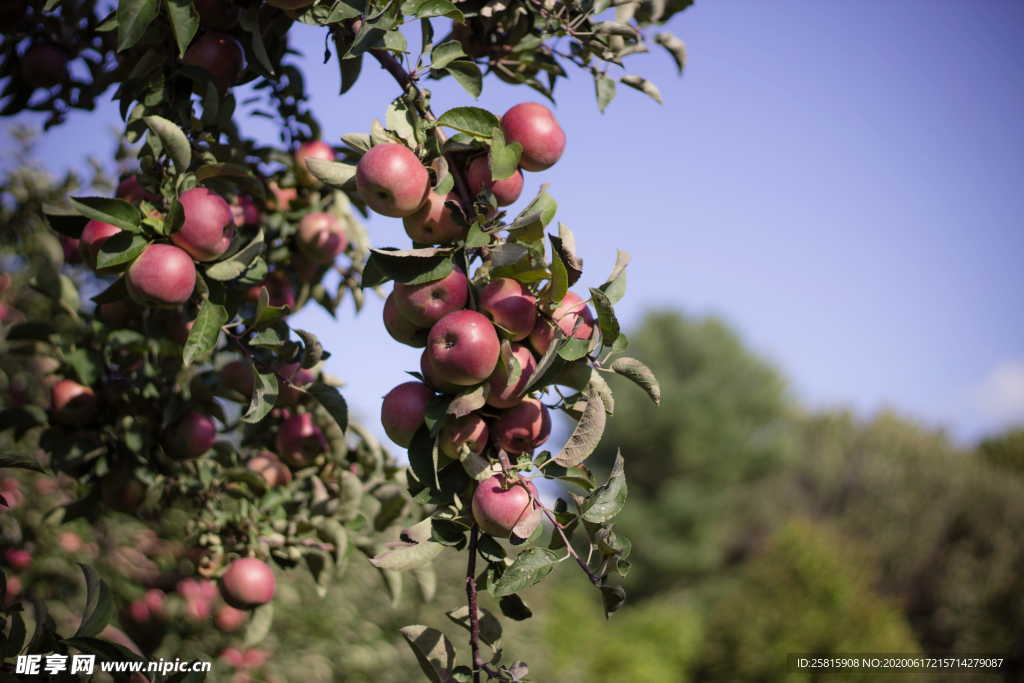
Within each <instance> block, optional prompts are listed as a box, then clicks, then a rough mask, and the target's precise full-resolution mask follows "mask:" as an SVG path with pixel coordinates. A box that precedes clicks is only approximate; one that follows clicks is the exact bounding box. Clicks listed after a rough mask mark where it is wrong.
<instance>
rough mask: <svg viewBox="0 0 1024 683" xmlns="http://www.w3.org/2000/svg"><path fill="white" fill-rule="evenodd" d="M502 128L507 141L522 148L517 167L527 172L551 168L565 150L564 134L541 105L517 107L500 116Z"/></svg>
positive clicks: (546, 109)
mask: <svg viewBox="0 0 1024 683" xmlns="http://www.w3.org/2000/svg"><path fill="white" fill-rule="evenodd" d="M501 129H502V131H504V133H505V140H506V141H507V142H518V143H519V144H521V145H522V146H523V154H522V156H521V157H520V158H519V165H520V166H522V167H523V168H524V169H525V170H527V171H543V170H545V169H548V168H551V167H552V166H554V165H555V162H556V161H558V160H559V159H560V158H561V157H562V152H564V151H565V131H563V130H562V127H561V126H559V125H558V121H557V120H556V119H555V115H554V114H553V113H552V111H551V110H550V109H548V108H547V107H545V106H544V105H543V104H538V103H536V102H523V103H522V104H517V105H516V106H514V107H512V108H511V109H509V110H508V111H507V112H505V115H504V116H502V117H501Z"/></svg>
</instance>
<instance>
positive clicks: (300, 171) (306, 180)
mask: <svg viewBox="0 0 1024 683" xmlns="http://www.w3.org/2000/svg"><path fill="white" fill-rule="evenodd" d="M306 159H322V160H324V161H334V150H333V149H332V148H331V146H330V145H328V144H327V143H326V142H324V141H323V140H310V141H309V142H304V143H302V144H301V145H299V148H298V149H297V150H295V177H296V178H297V179H298V181H299V183H301V184H303V185H306V186H307V187H320V184H321V183H320V181H319V180H317V178H316V176H314V175H313V174H312V173H311V172H310V170H309V166H307V165H306Z"/></svg>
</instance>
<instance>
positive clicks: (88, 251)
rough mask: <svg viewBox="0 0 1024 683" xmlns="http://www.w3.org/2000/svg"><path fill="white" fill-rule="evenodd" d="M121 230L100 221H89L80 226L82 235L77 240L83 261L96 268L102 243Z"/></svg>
mask: <svg viewBox="0 0 1024 683" xmlns="http://www.w3.org/2000/svg"><path fill="white" fill-rule="evenodd" d="M119 232H121V228H119V227H117V226H116V225H111V224H110V223H104V222H102V221H89V222H88V223H86V224H85V227H84V228H82V236H81V237H80V238H79V240H78V250H79V251H80V252H81V254H82V260H83V261H85V263H86V265H88V266H89V267H90V268H92V269H93V270H96V258H97V257H98V256H99V251H100V249H101V248H102V247H103V243H104V242H106V241H107V240H108V239H110V238H111V237H113V236H114V235H116V234H118V233H119Z"/></svg>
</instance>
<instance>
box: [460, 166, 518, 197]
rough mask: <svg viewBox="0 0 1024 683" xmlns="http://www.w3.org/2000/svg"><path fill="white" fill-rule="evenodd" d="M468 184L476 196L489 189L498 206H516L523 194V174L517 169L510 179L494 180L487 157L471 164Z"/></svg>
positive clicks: (467, 177)
mask: <svg viewBox="0 0 1024 683" xmlns="http://www.w3.org/2000/svg"><path fill="white" fill-rule="evenodd" d="M466 182H467V183H469V191H470V192H472V193H473V194H474V195H477V194H480V193H481V192H483V191H484V189H485V188H486V189H489V190H490V191H491V192H493V193H494V198H495V199H497V200H498V206H508V205H509V204H514V203H515V201H516V200H517V199H519V195H521V194H522V193H523V172H522V171H520V170H519V169H518V168H517V169H516V172H515V173H513V174H512V175H510V176H509V177H508V178H502V179H501V180H492V179H491V162H490V161H489V160H488V159H487V157H486V156H482V157H477V158H476V159H473V161H471V162H469V168H468V169H467V171H466Z"/></svg>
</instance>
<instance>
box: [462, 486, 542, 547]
mask: <svg viewBox="0 0 1024 683" xmlns="http://www.w3.org/2000/svg"><path fill="white" fill-rule="evenodd" d="M539 500H540V499H539V497H538V495H537V487H536V486H534V485H533V482H532V481H525V480H522V479H518V480H516V481H509V480H508V479H506V477H505V475H503V474H496V475H494V476H493V477H490V478H488V479H485V480H483V481H482V482H480V485H479V486H477V489H476V492H475V493H474V494H473V519H475V520H476V523H477V525H478V526H479V527H480V529H481V530H482V531H483V532H484V533H487V534H490V535H491V536H496V537H498V538H507V537H508V536H510V535H512V534H513V533H515V535H516V536H519V537H520V538H528V537H529V536H530V534H532V533H533V530H534V529H536V528H537V526H538V525H539V524H540V522H541V519H542V518H543V513H542V512H541V511H540V510H539V509H537V507H536V506H535V501H537V502H539Z"/></svg>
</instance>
